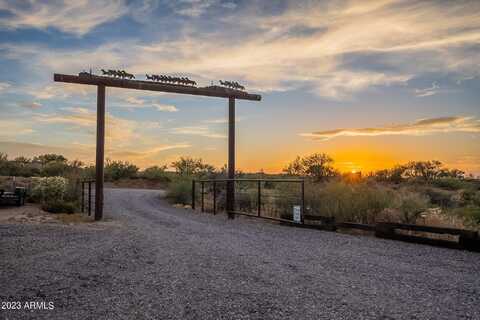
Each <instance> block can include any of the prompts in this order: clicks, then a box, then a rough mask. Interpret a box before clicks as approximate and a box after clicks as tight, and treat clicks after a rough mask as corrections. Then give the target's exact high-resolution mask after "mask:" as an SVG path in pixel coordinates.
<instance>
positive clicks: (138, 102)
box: [125, 96, 179, 112]
mask: <svg viewBox="0 0 480 320" xmlns="http://www.w3.org/2000/svg"><path fill="white" fill-rule="evenodd" d="M125 101H126V102H127V103H128V104H129V105H133V106H135V108H147V107H152V108H154V109H156V110H158V111H163V112H178V111H179V110H178V109H177V107H175V106H174V105H172V104H163V103H157V102H153V103H149V102H147V101H145V100H143V99H140V98H137V97H133V96H130V97H127V98H126V99H125Z"/></svg>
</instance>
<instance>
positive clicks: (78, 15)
mask: <svg viewBox="0 0 480 320" xmlns="http://www.w3.org/2000/svg"><path fill="white" fill-rule="evenodd" d="M0 10H4V11H6V12H8V13H9V14H8V15H3V16H2V18H0V25H1V26H3V27H6V28H10V29H19V28H38V29H46V28H49V27H53V28H57V29H59V30H61V31H63V32H67V33H72V34H75V35H79V36H81V35H84V34H86V33H88V32H89V31H90V30H92V29H93V28H95V27H96V26H98V25H100V24H103V23H105V22H108V21H112V20H115V19H117V18H118V17H120V16H122V15H124V14H125V13H127V12H128V6H127V4H126V3H125V1H122V0H116V1H104V0H83V1H60V2H58V1H50V2H47V1H28V2H16V1H6V0H2V1H0Z"/></svg>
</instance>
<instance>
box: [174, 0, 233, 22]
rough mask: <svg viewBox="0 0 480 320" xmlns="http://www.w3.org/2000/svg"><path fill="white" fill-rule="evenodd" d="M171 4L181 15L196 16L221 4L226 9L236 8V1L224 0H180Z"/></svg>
mask: <svg viewBox="0 0 480 320" xmlns="http://www.w3.org/2000/svg"><path fill="white" fill-rule="evenodd" d="M170 6H171V7H172V8H173V11H174V12H175V13H177V14H179V15H182V16H187V17H192V18H196V17H199V16H201V15H203V14H204V13H205V12H207V11H208V10H209V9H211V8H213V7H215V6H219V7H221V8H225V9H230V10H232V9H235V8H236V7H237V5H236V4H235V3H234V2H223V3H222V1H220V0H179V1H171V2H170Z"/></svg>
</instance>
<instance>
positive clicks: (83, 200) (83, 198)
mask: <svg viewBox="0 0 480 320" xmlns="http://www.w3.org/2000/svg"><path fill="white" fill-rule="evenodd" d="M81 183H82V213H83V212H85V190H84V189H85V182H84V181H82V182H81Z"/></svg>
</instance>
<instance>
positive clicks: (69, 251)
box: [0, 189, 480, 319]
mask: <svg viewBox="0 0 480 320" xmlns="http://www.w3.org/2000/svg"><path fill="white" fill-rule="evenodd" d="M106 211H107V212H108V215H107V216H109V217H110V218H111V219H113V222H102V223H96V224H87V225H76V226H65V225H26V224H23V225H22V224H18V225H0V272H1V273H0V301H4V302H5V301H21V302H22V303H24V302H25V301H46V302H49V301H51V302H53V303H54V309H53V310H31V311H28V310H25V309H23V310H20V311H18V310H15V311H12V310H11V311H5V310H0V319H480V254H478V253H471V252H466V251H458V250H450V249H442V248H435V247H429V246H422V245H416V244H408V243H402V242H396V241H389V240H381V239H376V238H372V237H362V236H351V235H343V234H338V233H330V232H322V231H316V230H308V229H301V228H292V227H286V226H279V225H276V224H273V223H269V222H264V221H259V220H255V219H249V218H237V219H235V220H234V221H231V220H230V221H229V220H227V218H226V216H225V215H217V216H212V215H209V214H195V213H193V212H192V211H191V210H183V209H174V208H171V207H169V206H168V205H167V204H166V203H165V202H164V201H163V200H161V199H160V197H159V191H153V190H128V189H111V190H107V193H106ZM22 306H23V305H22Z"/></svg>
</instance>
